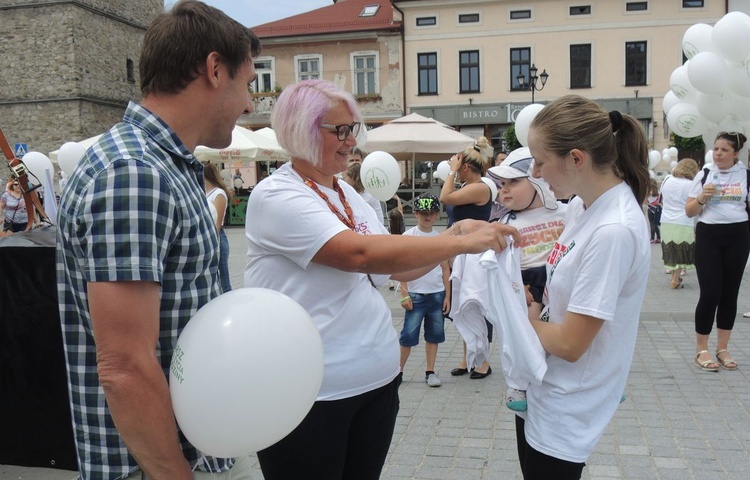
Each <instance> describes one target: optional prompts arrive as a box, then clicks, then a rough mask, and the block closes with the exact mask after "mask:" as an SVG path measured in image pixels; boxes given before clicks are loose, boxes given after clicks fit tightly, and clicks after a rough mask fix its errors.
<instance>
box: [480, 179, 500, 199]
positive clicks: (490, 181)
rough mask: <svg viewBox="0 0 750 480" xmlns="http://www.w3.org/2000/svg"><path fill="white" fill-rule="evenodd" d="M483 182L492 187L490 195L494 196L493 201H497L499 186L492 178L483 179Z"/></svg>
mask: <svg viewBox="0 0 750 480" xmlns="http://www.w3.org/2000/svg"><path fill="white" fill-rule="evenodd" d="M482 181H483V182H484V183H485V184H487V186H488V187H490V192H491V193H490V195H492V201H493V202H495V201H497V185H496V184H495V182H494V181H493V180H492V179H491V178H487V177H482Z"/></svg>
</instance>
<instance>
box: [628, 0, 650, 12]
mask: <svg viewBox="0 0 750 480" xmlns="http://www.w3.org/2000/svg"><path fill="white" fill-rule="evenodd" d="M646 10H648V2H627V3H626V4H625V11H628V12H645V11H646Z"/></svg>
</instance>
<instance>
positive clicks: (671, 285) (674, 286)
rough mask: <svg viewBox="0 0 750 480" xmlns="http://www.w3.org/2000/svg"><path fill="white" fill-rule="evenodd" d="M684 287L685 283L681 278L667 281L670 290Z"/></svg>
mask: <svg viewBox="0 0 750 480" xmlns="http://www.w3.org/2000/svg"><path fill="white" fill-rule="evenodd" d="M684 287H685V285H683V284H682V278H680V279H679V280H677V281H676V282H669V288H671V289H672V290H676V289H678V288H684Z"/></svg>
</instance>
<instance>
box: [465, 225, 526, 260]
mask: <svg viewBox="0 0 750 480" xmlns="http://www.w3.org/2000/svg"><path fill="white" fill-rule="evenodd" d="M451 230H452V233H453V235H466V236H467V240H469V241H470V243H469V248H470V251H468V252H467V253H483V252H485V251H487V250H490V249H492V250H495V251H496V252H499V251H502V250H503V249H504V248H505V247H507V246H508V242H507V240H506V239H505V237H506V236H510V237H513V240H514V241H515V242H516V243H520V242H521V234H520V233H518V230H516V229H515V228H514V227H511V226H510V225H505V224H502V223H499V222H493V223H487V222H485V221H482V220H470V219H466V220H461V221H460V222H456V223H454V224H453V227H451Z"/></svg>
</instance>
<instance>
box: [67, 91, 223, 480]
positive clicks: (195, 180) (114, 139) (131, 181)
mask: <svg viewBox="0 0 750 480" xmlns="http://www.w3.org/2000/svg"><path fill="white" fill-rule="evenodd" d="M58 222H59V224H58V233H57V283H58V297H59V304H60V317H61V322H62V330H63V338H64V342H65V356H66V362H67V369H68V384H69V388H70V397H71V404H72V405H71V411H72V416H73V424H74V432H75V441H76V446H77V451H78V461H79V468H80V474H81V478H83V479H117V478H121V477H124V476H126V475H127V474H128V473H129V472H133V471H134V470H136V469H137V468H138V464H137V463H136V461H135V459H134V458H133V457H132V456H131V455H130V454H129V453H128V450H127V448H126V447H125V443H124V442H123V440H122V438H121V437H120V436H119V434H118V432H117V429H116V428H115V425H114V423H113V421H112V417H111V415H110V412H109V408H108V407H107V404H106V399H105V397H104V391H103V390H102V386H101V384H100V383H99V377H98V374H97V364H96V346H95V344H94V336H93V332H92V326H91V315H90V313H89V310H88V295H87V288H86V286H87V283H88V282H112V281H115V282H123V281H146V282H158V283H159V284H160V285H161V307H160V316H159V317H160V318H159V342H158V344H157V346H156V355H157V357H158V358H159V361H160V362H161V366H162V368H163V369H164V375H166V376H167V377H168V376H169V373H168V368H169V364H170V360H171V358H172V351H173V350H174V348H175V345H176V344H177V338H178V336H179V334H180V332H182V330H183V328H184V327H185V325H186V324H187V322H188V320H190V318H191V317H192V316H193V315H194V314H195V312H196V311H197V310H198V309H199V308H200V307H202V306H203V305H205V304H206V303H207V302H208V301H209V300H211V299H212V298H214V297H216V296H217V295H218V294H219V279H218V266H219V243H218V237H217V235H216V232H215V229H216V227H215V226H214V224H213V221H212V218H211V214H210V212H209V209H208V204H207V202H206V195H205V193H204V190H203V167H202V165H201V164H200V162H198V161H197V160H196V158H195V157H194V156H193V155H192V154H191V153H190V152H189V151H188V150H187V148H186V147H185V145H183V144H182V142H181V141H180V140H179V138H178V137H177V135H175V133H174V132H173V131H172V130H171V129H170V128H169V127H168V126H167V125H166V124H164V123H163V122H162V121H161V120H160V119H159V118H158V117H156V116H155V115H153V114H152V113H151V112H149V111H148V110H146V109H145V108H143V107H141V106H140V105H138V104H135V103H132V102H131V103H130V105H128V109H127V111H126V112H125V117H124V119H123V121H122V122H121V123H119V124H117V125H115V126H114V127H113V128H112V129H111V130H109V132H107V133H105V134H104V135H102V137H101V138H100V139H99V141H98V142H97V143H96V144H95V145H94V146H93V147H92V148H91V149H89V150H88V151H87V153H86V156H85V157H84V158H83V159H82V160H81V165H80V166H79V168H77V169H76V171H75V173H74V174H73V175H72V176H71V177H70V180H69V181H68V183H67V186H66V188H65V191H64V192H63V194H62V196H61V204H60V211H59V219H58ZM181 439H182V442H183V443H182V448H183V452H184V454H185V457H186V458H187V460H188V461H189V462H191V464H193V465H195V463H196V462H197V461H198V459H199V458H200V453H199V452H197V451H196V449H195V448H194V447H193V446H191V445H190V444H189V443H188V442H187V441H185V439H184V437H182V436H181ZM208 460H209V463H210V465H211V470H213V471H215V472H220V471H226V470H228V469H229V468H231V466H232V464H233V461H232V460H227V459H208ZM201 463H202V462H201Z"/></svg>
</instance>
